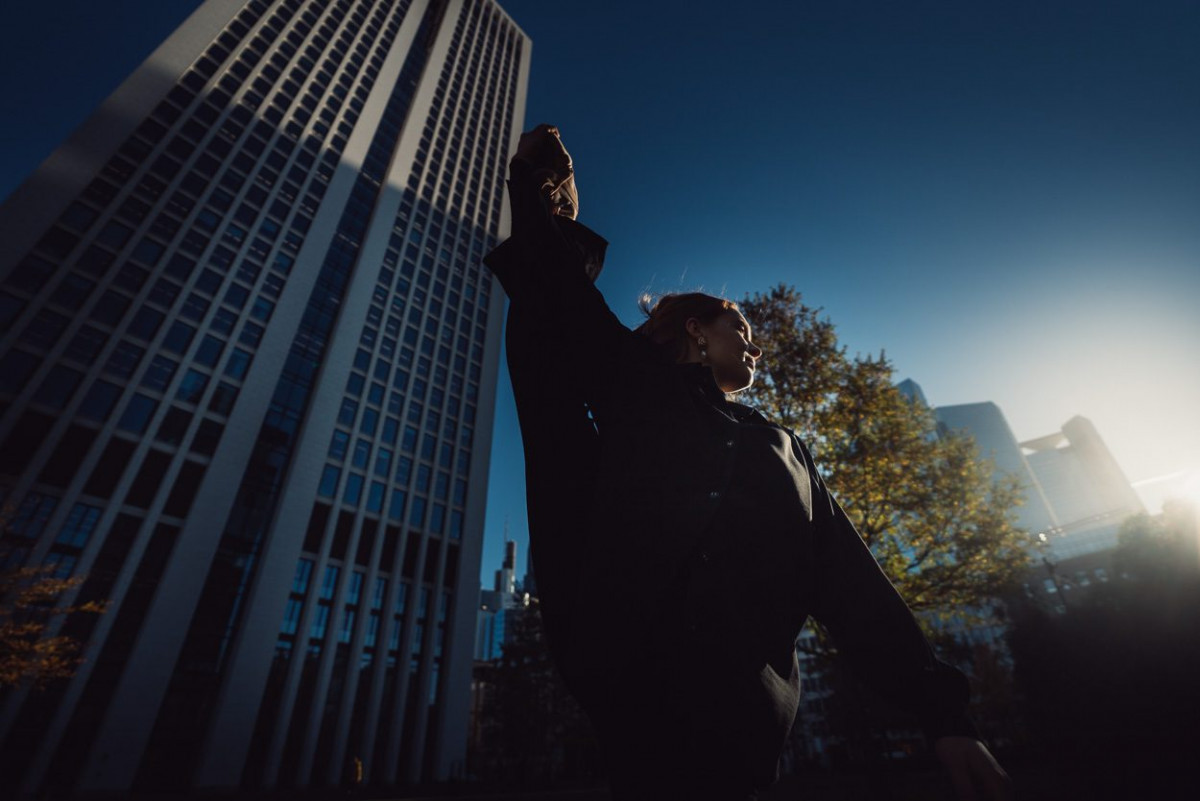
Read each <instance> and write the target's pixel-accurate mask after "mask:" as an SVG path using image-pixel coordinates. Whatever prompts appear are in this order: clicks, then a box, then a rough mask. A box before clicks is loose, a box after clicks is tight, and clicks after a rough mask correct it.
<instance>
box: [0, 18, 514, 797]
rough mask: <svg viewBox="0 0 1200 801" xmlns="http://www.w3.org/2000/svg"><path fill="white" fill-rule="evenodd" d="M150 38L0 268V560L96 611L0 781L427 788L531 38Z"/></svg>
mask: <svg viewBox="0 0 1200 801" xmlns="http://www.w3.org/2000/svg"><path fill="white" fill-rule="evenodd" d="M210 6H211V7H216V6H220V7H221V8H215V9H214V8H209V7H210ZM222 13H223V16H221V15H222ZM217 16H221V19H219V20H218V19H215V18H216V17H217ZM202 30H203V33H204V37H200V38H204V40H205V41H207V45H205V46H203V47H200V48H199V49H196V45H195V42H196V41H197V40H198V35H199V33H200V32H201V31H202ZM189 43H190V44H189ZM168 44H169V45H171V44H175V45H176V48H177V50H178V51H179V52H174V51H169V55H171V54H172V53H173V55H171V57H173V58H175V60H176V61H177V62H178V64H180V65H182V64H184V63H185V62H186V66H182V67H177V68H176V69H175V74H177V76H178V77H177V78H176V79H175V80H174V81H173V82H172V83H171V84H170V85H169V86H167V85H164V86H163V88H162V92H161V97H156V98H152V100H153V102H152V103H151V104H150V105H148V106H147V108H148V111H147V113H146V114H145V115H144V116H141V117H139V118H137V119H128V120H125V121H123V122H121V123H120V124H122V125H124V126H125V128H124V129H122V131H121V136H120V141H119V143H118V144H117V145H116V146H115V150H114V151H112V152H108V153H104V154H103V155H99V154H97V155H96V158H95V159H94V161H95V170H94V173H93V174H90V175H89V176H88V177H87V180H86V181H85V182H84V183H83V184H82V189H81V190H80V191H78V192H77V193H70V194H69V195H63V196H62V197H60V198H58V200H59V207H58V208H57V210H56V212H55V213H54V215H53V216H51V217H47V219H46V220H45V226H44V231H42V232H41V233H39V234H38V235H37V238H36V240H34V241H33V243H32V246H31V247H30V248H29V249H28V251H27V252H23V253H20V254H13V255H14V257H15V258H14V259H12V260H11V262H3V263H0V266H2V267H3V271H2V272H0V325H2V326H3V327H2V328H0V332H2V334H0V493H3V502H4V505H5V507H6V508H8V509H10V510H11V514H10V518H11V519H10V520H9V522H8V525H6V527H5V528H4V530H3V534H2V535H0V562H2V563H3V566H4V567H5V568H6V569H15V568H19V567H22V566H32V565H45V566H46V568H47V570H50V571H52V572H53V573H54V574H55V575H57V576H61V577H70V576H73V575H77V576H82V577H84V581H83V583H82V585H81V586H80V588H79V593H80V597H81V598H84V599H88V600H93V599H107V600H108V601H109V604H110V606H109V610H110V611H109V612H108V613H107V614H105V615H104V616H102V617H101V618H100V619H99V620H94V619H89V620H73V619H72V620H68V621H66V622H65V623H64V624H63V625H64V629H65V630H66V631H67V632H69V633H72V634H73V635H74V636H76V637H77V638H78V639H80V640H81V641H82V642H84V643H86V647H87V652H86V655H87V656H88V661H87V662H86V663H85V665H84V666H83V667H82V668H81V669H80V670H79V672H78V674H77V675H76V677H75V678H74V679H73V680H71V681H69V682H63V683H62V684H61V686H55V687H52V688H50V689H49V690H47V691H46V692H44V693H37V694H31V693H25V692H12V693H9V694H8V695H7V696H5V697H4V698H2V699H0V703H2V704H3V705H4V707H3V715H0V725H3V727H4V728H0V738H2V741H3V748H2V752H3V757H2V758H0V762H2V763H3V764H2V768H0V769H2V770H3V771H4V774H5V775H6V777H12V781H13V782H14V784H20V785H21V787H22V788H23V792H27V793H35V792H39V791H43V790H44V791H51V790H53V791H66V790H71V789H82V790H88V789H96V790H101V789H107V790H114V789H115V790H126V789H131V788H134V789H144V790H175V789H186V788H188V787H192V786H196V785H198V784H204V785H206V786H211V785H212V784H213V783H214V781H215V782H216V783H217V784H223V785H226V786H236V785H238V784H241V785H245V786H248V787H259V786H268V787H269V786H296V787H307V786H322V785H329V784H336V783H338V782H340V781H342V779H343V777H344V775H345V772H346V771H347V770H350V769H353V764H354V760H355V759H358V760H361V762H362V763H363V764H364V768H365V771H366V776H367V778H368V780H369V781H371V782H372V783H376V784H381V785H386V784H395V783H402V782H411V781H417V780H420V779H423V778H424V779H429V778H444V777H445V776H446V775H447V774H448V773H451V772H453V770H454V765H453V763H454V759H453V753H455V751H456V749H458V748H459V747H460V746H459V745H458V744H457V743H455V742H454V737H455V731H456V727H457V726H460V725H461V726H465V719H464V720H463V721H462V722H461V724H460V723H459V722H458V721H457V718H454V719H449V718H447V714H448V713H447V712H446V710H447V708H457V705H456V704H455V703H451V702H450V701H449V700H448V699H447V697H446V693H447V692H451V691H453V692H457V691H458V690H459V689H461V691H462V692H464V693H465V692H466V686H465V684H464V686H463V687H462V688H457V687H456V688H451V690H447V685H446V680H445V678H446V676H447V675H448V674H450V673H453V671H452V670H451V665H450V663H449V662H450V660H454V659H458V660H466V663H468V665H469V661H470V659H471V653H470V648H469V647H467V648H466V649H465V651H464V652H463V653H457V652H455V651H454V650H453V649H452V648H450V647H449V645H448V643H450V642H451V641H453V640H454V635H453V631H456V630H457V629H458V628H459V627H465V629H464V630H466V631H468V632H469V631H470V630H471V629H472V628H473V625H474V622H473V618H474V606H475V604H474V599H473V597H470V595H471V592H467V593H466V594H464V595H463V598H464V599H465V600H463V601H462V602H461V604H462V605H463V613H462V618H461V620H459V618H458V616H457V615H456V614H455V613H456V611H457V609H458V607H459V605H460V599H459V586H458V576H460V575H474V574H476V573H477V570H478V565H477V564H474V565H473V564H466V563H462V564H460V562H463V560H464V558H465V555H466V554H472V555H473V558H475V559H477V558H478V547H477V545H476V546H475V547H472V543H473V542H474V541H475V540H477V539H478V538H480V537H481V536H482V531H481V527H482V519H481V514H480V512H481V506H480V503H479V501H480V500H481V497H482V492H483V489H484V488H483V486H482V479H483V476H484V472H483V469H482V468H483V466H484V465H482V462H483V461H486V460H481V459H478V458H475V459H473V455H474V454H476V453H477V452H478V449H479V447H480V445H481V441H483V442H486V438H487V437H490V419H491V407H490V404H491V399H492V398H493V397H494V392H493V385H494V381H495V373H496V363H495V362H496V353H497V346H496V338H497V336H498V332H499V320H498V319H496V318H497V317H498V315H497V314H496V310H495V307H496V306H497V305H498V302H499V298H496V297H493V293H492V284H491V279H490V276H489V274H488V273H487V272H486V271H485V270H484V269H483V268H482V267H481V259H482V256H483V254H484V253H486V252H487V251H488V250H489V249H490V248H491V247H493V246H494V245H495V243H496V242H497V241H498V240H499V237H500V227H501V223H502V220H501V214H502V190H503V166H504V163H505V160H506V157H507V153H508V152H509V150H510V149H511V147H512V145H513V144H514V141H513V137H514V135H515V133H514V132H515V131H516V130H517V127H515V126H518V127H519V123H520V119H519V115H520V109H521V108H523V103H524V99H523V98H524V91H525V86H524V82H525V77H524V76H525V75H527V72H528V65H527V63H525V62H526V61H527V59H528V51H529V45H528V39H527V38H526V37H525V36H524V34H522V33H521V32H520V30H519V29H517V28H516V26H515V25H513V23H512V22H511V20H509V19H508V17H507V16H506V15H505V14H504V13H503V11H501V10H500V9H499V8H498V7H497V6H496V5H495V3H494V2H492V0H276V2H267V1H266V0H252V1H251V2H230V1H229V0H217V1H216V2H210V3H208V4H206V6H205V7H203V8H202V9H201V10H200V11H198V12H197V14H196V15H194V16H193V18H191V19H189V20H188V22H186V23H185V24H184V26H183V27H181V29H180V31H179V32H177V34H176V35H175V36H174V37H172V40H170V41H169V42H168ZM189 47H190V48H191V51H189V52H187V53H184V52H183V50H184V49H186V48H189ZM153 68H154V65H149V64H148V65H147V66H144V67H143V68H142V70H147V69H153ZM134 77H137V76H136V75H135V76H134ZM135 83H136V82H135V81H134V80H133V79H131V80H130V82H127V84H126V85H125V86H123V87H122V88H121V89H118V92H117V95H114V97H117V96H118V95H121V93H122V92H131V91H134V89H130V88H129V87H130V86H131V85H134V84H135ZM143 99H144V98H143ZM111 124H112V125H117V124H118V123H115V122H114V123H111ZM37 178H38V176H37V174H35V176H33V177H32V178H31V179H30V180H31V181H36V179H37ZM7 213H11V211H10V207H9V206H5V207H4V208H3V209H0V214H7ZM322 410H330V412H329V413H328V414H325V413H323V412H322ZM297 515H299V517H297ZM293 521H298V522H295V523H294V522H293ZM472 538H474V540H473V539H472ZM197 559H200V560H201V561H197ZM284 574H286V580H281V578H280V577H281V576H283V575H284ZM467 589H468V590H470V588H467ZM268 619H270V620H271V621H273V622H271V623H270V628H271V630H272V631H273V632H274V633H273V635H272V636H273V637H274V642H273V643H271V642H266V641H263V642H262V644H259V638H257V637H256V636H255V633H256V632H259V631H260V630H261V629H262V627H263V625H264V624H263V621H266V620H268ZM168 629H169V630H170V631H171V632H172V634H171V636H170V637H156V635H155V632H158V631H165V630H168ZM466 641H467V642H468V643H469V641H470V636H469V634H468V636H467V638H466ZM460 650H461V649H460ZM468 673H469V666H468ZM135 690H136V691H135ZM135 697H136V698H137V703H136V704H133V705H129V704H124V703H122V699H132V698H135ZM139 705H140V706H139ZM235 706H236V707H237V709H244V710H248V711H237V710H235V709H234V707H235ZM463 708H464V709H465V705H464V706H463ZM235 721H241V724H240V730H241V731H244V732H246V735H245V736H243V737H242V738H241V741H240V742H242V746H240V747H237V748H235V747H233V746H232V745H227V744H228V743H232V742H233V741H234V740H236V739H237V738H236V737H234V738H230V737H227V736H225V735H224V732H227V731H229V730H234V729H239V727H238V726H235V725H234V722H235ZM131 727H133V729H134V731H135V732H136V734H135V735H132V736H131V735H128V734H127V733H128V732H129V731H130V729H131ZM121 732H125V733H126V734H120V736H119V737H118V734H119V733H121ZM116 740H119V741H120V743H119V744H114V741H116ZM464 742H465V740H464ZM214 743H216V745H214ZM104 749H117V750H119V751H121V754H120V756H119V758H117V759H110V756H111V755H110V753H107V752H106V753H104V754H103V760H105V763H104V764H101V762H100V760H102V758H101V757H100V756H98V754H99V753H100V751H101V750H104ZM222 749H224V750H222ZM206 760H207V761H206Z"/></svg>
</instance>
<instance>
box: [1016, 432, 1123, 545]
mask: <svg viewBox="0 0 1200 801" xmlns="http://www.w3.org/2000/svg"><path fill="white" fill-rule="evenodd" d="M1021 448H1022V449H1023V450H1024V454H1025V460H1026V461H1027V462H1028V464H1029V467H1030V469H1031V470H1032V471H1033V474H1034V475H1035V476H1036V477H1037V480H1038V484H1039V485H1040V486H1041V487H1042V491H1043V493H1044V494H1045V496H1046V498H1047V499H1048V500H1049V502H1050V505H1051V507H1052V508H1053V510H1054V513H1055V516H1056V517H1057V518H1058V520H1059V527H1058V529H1057V530H1056V531H1055V536H1054V538H1053V539H1052V540H1051V545H1052V546H1053V548H1054V551H1055V555H1056V556H1057V557H1058V558H1059V559H1064V558H1069V557H1072V556H1080V555H1083V554H1087V553H1092V552H1095V551H1099V550H1104V549H1107V548H1114V547H1116V544H1117V531H1118V529H1119V528H1120V526H1121V523H1122V522H1123V521H1124V520H1125V519H1126V518H1127V517H1129V516H1130V515H1133V514H1137V513H1138V512H1144V511H1146V509H1145V506H1143V504H1142V501H1141V499H1140V498H1138V496H1137V493H1136V492H1135V491H1134V489H1133V486H1132V485H1131V484H1130V483H1129V479H1127V478H1126V477H1125V473H1124V472H1123V471H1122V470H1121V467H1120V465H1118V464H1117V460H1116V459H1114V458H1113V455H1112V453H1111V452H1110V451H1109V450H1108V446H1107V445H1105V444H1104V440H1103V439H1101V438H1100V433H1099V432H1098V431H1096V427H1095V426H1094V425H1093V424H1092V422H1091V421H1090V420H1088V419H1087V418H1085V417H1079V416H1075V417H1072V418H1071V419H1070V420H1068V421H1067V422H1066V423H1064V424H1063V427H1062V430H1061V431H1056V432H1054V433H1053V434H1047V435H1046V436H1044V437H1038V438H1037V439H1032V440H1028V441H1026V442H1022V443H1021Z"/></svg>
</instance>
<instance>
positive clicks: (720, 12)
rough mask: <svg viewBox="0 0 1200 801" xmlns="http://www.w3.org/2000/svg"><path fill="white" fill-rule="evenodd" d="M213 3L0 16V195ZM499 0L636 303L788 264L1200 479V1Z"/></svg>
mask: <svg viewBox="0 0 1200 801" xmlns="http://www.w3.org/2000/svg"><path fill="white" fill-rule="evenodd" d="M197 5H198V3H196V2H194V0H179V2H166V1H165V0H157V1H156V2H152V1H151V0H129V2H125V3H121V4H109V3H105V4H99V3H85V2H81V1H80V0H63V1H62V2H57V3H54V4H47V3H42V4H29V3H22V4H20V6H19V7H18V8H10V9H9V10H6V11H5V12H4V23H5V24H4V25H0V89H2V90H3V91H0V119H2V120H3V122H4V126H3V130H4V148H3V149H2V152H0V194H7V193H8V192H9V191H10V190H11V188H12V187H13V186H15V185H16V183H18V182H19V181H20V179H21V178H22V177H23V176H24V175H25V174H27V173H28V172H29V171H30V170H31V169H33V167H34V166H36V164H37V163H38V162H39V161H40V160H41V159H42V158H44V157H45V156H46V155H48V153H49V152H50V150H51V149H52V148H53V147H54V145H55V144H56V143H57V142H58V141H60V140H61V139H62V138H63V137H64V136H66V135H67V134H68V133H69V132H70V130H71V129H72V128H73V127H74V126H75V125H77V124H78V123H79V122H80V121H82V119H83V118H84V117H85V116H86V114H87V113H88V111H89V110H90V109H91V108H92V107H93V106H94V105H95V104H96V103H97V102H99V101H100V100H101V99H103V97H104V96H105V95H106V94H107V93H108V92H109V91H111V90H112V89H113V88H115V86H116V85H117V84H118V83H119V82H120V80H121V79H122V78H123V77H124V76H125V75H126V74H127V73H128V72H129V71H130V70H132V69H133V68H134V67H136V65H137V64H138V63H140V61H141V60H142V59H143V58H144V57H145V56H146V55H148V54H149V52H150V51H151V50H152V49H153V48H154V46H156V45H157V43H158V42H160V41H161V40H162V39H163V38H164V37H165V36H166V35H167V33H169V32H170V30H171V29H172V28H173V27H174V26H175V25H176V24H177V23H178V22H179V21H181V20H182V19H183V18H184V17H185V16H186V15H187V13H189V12H190V11H191V10H192V9H193V8H195V7H196V6H197ZM502 5H503V6H504V7H505V8H506V9H507V10H508V11H509V12H510V14H511V15H512V16H513V18H514V19H515V20H516V21H517V22H518V24H520V25H521V26H522V27H523V28H524V30H525V31H526V32H527V33H528V34H529V35H530V36H531V37H532V38H533V40H534V46H533V71H532V77H531V83H530V97H529V105H528V110H527V115H526V122H527V124H528V125H529V126H532V125H533V124H535V123H537V122H543V121H544V122H551V123H554V124H557V125H558V126H560V128H561V129H562V131H563V136H564V139H565V141H566V143H567V145H568V147H569V148H570V150H571V152H572V154H573V155H574V157H575V161H576V168H577V173H578V184H579V188H580V194H581V203H580V206H581V217H580V219H581V220H582V221H583V222H586V223H588V224H589V225H591V226H592V227H593V228H595V229H596V230H597V231H599V232H600V233H602V234H603V235H604V236H606V237H607V238H608V239H609V240H610V242H611V243H612V245H611V248H610V251H609V262H608V266H607V268H606V271H605V274H604V275H603V276H602V277H601V279H600V286H601V288H602V289H603V290H604V292H605V294H606V296H607V297H608V299H609V302H610V304H611V305H612V306H613V308H614V309H615V310H616V311H617V312H618V314H619V315H620V316H621V317H622V318H623V319H625V320H626V321H627V322H630V323H633V322H636V320H637V313H636V307H635V301H636V298H637V296H638V295H639V294H640V293H641V292H644V291H647V290H650V291H671V290H677V289H695V288H703V289H706V290H708V291H712V292H722V293H725V294H727V295H729V296H730V297H733V298H738V297H741V296H743V295H744V294H746V293H749V292H755V291H761V290H765V289H767V288H768V287H770V286H771V285H773V284H776V283H779V282H787V283H791V284H795V285H796V286H798V287H799V288H800V289H801V290H802V291H803V292H804V294H805V296H806V299H807V300H808V301H809V303H811V304H813V305H817V306H821V307H823V308H824V309H825V311H826V313H827V314H828V315H829V316H830V317H831V319H832V320H833V322H834V323H835V324H836V325H837V327H838V331H839V334H840V336H841V339H842V341H843V342H844V343H845V344H846V345H847V346H848V347H849V348H850V350H851V351H859V352H877V351H879V350H880V349H885V350H886V352H887V355H888V356H889V357H890V358H891V359H892V360H893V361H894V363H895V365H896V368H897V377H898V378H902V377H911V378H913V379H915V380H916V381H918V382H919V383H920V384H921V385H922V386H923V388H924V390H925V392H926V395H927V396H928V398H929V400H930V401H931V402H932V403H934V404H937V405H945V404H953V403H967V402H974V401H981V400H991V401H994V402H996V403H997V404H999V405H1000V407H1001V408H1002V409H1003V410H1004V412H1005V414H1006V416H1007V417H1008V420H1009V423H1010V424H1011V426H1012V428H1013V430H1014V432H1015V433H1016V436H1017V437H1018V438H1019V439H1027V438H1033V437H1036V436H1040V435H1043V434H1047V433H1050V432H1051V431H1054V430H1056V429H1057V428H1058V427H1059V426H1060V425H1061V424H1062V423H1064V422H1065V421H1066V420H1068V419H1069V418H1070V417H1072V416H1073V415H1076V414H1080V415H1083V416H1085V417H1088V418H1090V419H1091V420H1092V421H1093V422H1094V423H1095V424H1096V425H1097V427H1098V429H1099V431H1100V433H1101V435H1102V436H1103V437H1104V438H1105V439H1106V441H1107V442H1108V444H1109V446H1110V448H1111V449H1112V451H1113V453H1114V455H1115V456H1116V457H1117V460H1118V461H1119V463H1120V464H1121V465H1122V467H1123V468H1124V469H1125V471H1126V474H1127V475H1128V476H1129V478H1130V479H1131V480H1132V481H1134V482H1135V483H1138V482H1148V483H1143V484H1142V485H1141V489H1142V490H1143V492H1144V494H1145V495H1146V496H1147V498H1148V500H1150V502H1151V503H1152V504H1154V503H1156V502H1157V501H1156V499H1157V498H1158V497H1159V496H1160V495H1161V494H1162V491H1163V490H1164V489H1166V488H1168V487H1178V486H1179V485H1181V483H1182V481H1183V480H1184V479H1185V477H1186V476H1187V475H1189V474H1191V475H1195V474H1197V473H1200V417H1198V415H1197V412H1196V410H1197V409H1200V367H1198V364H1200V359H1198V358H1197V355H1198V354H1197V351H1198V349H1200V314H1197V309H1196V307H1197V301H1198V300H1200V225H1198V224H1197V220H1200V148H1198V147H1197V143H1198V142H1200V89H1198V88H1197V87H1200V56H1198V55H1197V52H1198V50H1197V48H1196V47H1195V42H1196V41H1200V4H1196V3H1185V2H1166V1H1165V0H1142V2H1131V1H1127V0H1114V1H1112V2H1102V1H1097V0H1091V1H1090V2H1083V1H1082V0H1071V1H1070V2H1062V1H1059V2H1046V1H1045V0H1042V1H1041V2H1032V1H1031V0H1009V1H1008V2H1003V3H1000V2H961V0H959V1H957V2H950V1H949V0H946V2H925V1H924V0H922V1H919V2H905V3H894V2H891V3H889V2H882V1H873V2H852V1H850V2H847V1H841V2H835V3H831V2H828V0H825V1H824V2H819V3H818V2H786V3H785V2H758V3H753V4H749V3H743V4H731V3H706V2H681V1H680V0H660V1H659V2H654V3H647V2H633V1H632V0H614V1H613V2H607V3H595V2H590V3H585V2H559V3H553V4H552V3H547V2H545V0H507V2H502ZM767 358H769V354H768V355H767ZM501 382H502V383H501V391H500V393H499V403H498V409H497V427H496V437H495V441H494V445H493V471H492V479H491V486H490V493H489V511H488V519H487V542H486V549H485V553H484V562H483V573H484V575H485V576H487V575H490V572H491V571H492V570H493V569H494V568H495V567H497V566H498V564H499V561H500V553H501V540H502V533H503V530H504V526H505V521H506V520H507V521H508V522H509V528H510V531H511V533H512V535H513V537H514V538H516V539H517V540H518V541H519V542H520V543H521V558H522V560H523V559H524V550H525V549H524V544H525V541H526V521H525V513H524V494H523V492H524V491H523V486H522V484H521V482H520V474H521V463H520V447H519V438H518V434H517V431H516V424H515V415H514V413H513V409H512V403H511V398H510V396H509V393H508V391H507V376H506V375H502V377H501ZM1162 476H1175V479H1173V480H1168V481H1161V482H1157V481H1155V479H1157V478H1159V477H1162ZM1155 511H1156V509H1155ZM485 581H487V580H486V579H485Z"/></svg>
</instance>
